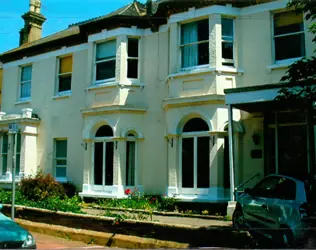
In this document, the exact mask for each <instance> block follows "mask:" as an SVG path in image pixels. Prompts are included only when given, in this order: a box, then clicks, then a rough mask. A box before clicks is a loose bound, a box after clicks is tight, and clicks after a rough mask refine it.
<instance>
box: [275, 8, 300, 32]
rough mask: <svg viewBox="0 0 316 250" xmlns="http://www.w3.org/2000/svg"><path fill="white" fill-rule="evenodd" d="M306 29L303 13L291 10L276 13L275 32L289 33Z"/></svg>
mask: <svg viewBox="0 0 316 250" xmlns="http://www.w3.org/2000/svg"><path fill="white" fill-rule="evenodd" d="M303 30H304V22H303V15H302V14H298V15H297V14H296V13H295V11H289V12H284V13H279V14H275V15H274V34H275V35H281V34H288V33H293V32H298V31H303Z"/></svg>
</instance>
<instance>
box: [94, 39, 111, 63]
mask: <svg viewBox="0 0 316 250" xmlns="http://www.w3.org/2000/svg"><path fill="white" fill-rule="evenodd" d="M115 56H116V40H112V41H108V42H105V43H99V44H97V58H96V59H97V61H99V60H105V59H109V58H112V57H115Z"/></svg>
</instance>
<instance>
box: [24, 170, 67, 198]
mask: <svg viewBox="0 0 316 250" xmlns="http://www.w3.org/2000/svg"><path fill="white" fill-rule="evenodd" d="M19 189H20V191H21V193H22V195H23V196H25V197H26V198H27V199H28V200H31V201H43V200H46V199H47V198H49V197H59V198H64V197H65V196H66V193H65V189H64V188H63V186H62V185H61V184H60V183H59V182H57V181H56V180H55V179H54V177H52V176H51V175H50V174H47V175H44V173H43V172H42V171H41V170H40V171H38V172H37V173H36V175H35V177H32V176H29V177H25V178H23V179H22V180H21V182H20V185H19Z"/></svg>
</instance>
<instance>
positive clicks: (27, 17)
mask: <svg viewBox="0 0 316 250" xmlns="http://www.w3.org/2000/svg"><path fill="white" fill-rule="evenodd" d="M22 18H23V19H24V27H23V28H22V29H21V30H20V46H21V45H22V44H25V43H29V42H33V41H36V40H38V39H40V38H42V25H43V23H44V22H45V21H46V18H45V17H44V16H43V15H42V14H41V0H30V10H29V12H27V13H25V14H24V15H23V16H22Z"/></svg>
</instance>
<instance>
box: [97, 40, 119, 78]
mask: <svg viewBox="0 0 316 250" xmlns="http://www.w3.org/2000/svg"><path fill="white" fill-rule="evenodd" d="M95 65H96V69H95V80H96V82H98V81H99V82H100V81H104V80H110V79H114V78H115V66H116V40H111V41H107V42H104V43H99V44H97V46H96V60H95Z"/></svg>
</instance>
